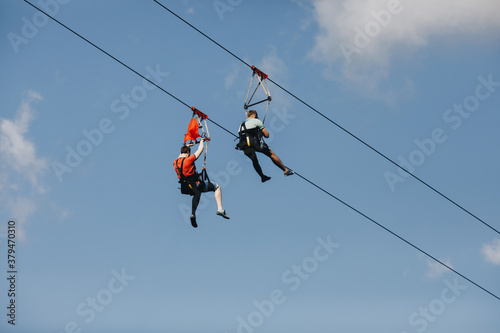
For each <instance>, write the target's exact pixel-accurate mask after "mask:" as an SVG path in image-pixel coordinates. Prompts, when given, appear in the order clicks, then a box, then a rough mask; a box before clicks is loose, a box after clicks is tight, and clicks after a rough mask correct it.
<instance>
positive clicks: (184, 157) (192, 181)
mask: <svg viewBox="0 0 500 333" xmlns="http://www.w3.org/2000/svg"><path fill="white" fill-rule="evenodd" d="M203 146H204V139H201V141H200V144H199V146H198V149H197V150H196V152H195V153H194V154H191V148H190V147H188V146H182V147H181V154H180V155H179V157H178V158H177V159H176V160H175V161H174V168H175V171H176V172H177V177H178V178H179V183H180V184H181V193H182V194H189V195H192V196H193V201H192V204H191V216H190V220H191V225H192V226H193V227H194V228H197V227H198V224H197V223H196V208H198V204H199V203H200V198H201V193H206V192H214V198H215V202H216V203H217V212H216V214H217V215H219V216H222V217H223V218H225V219H229V216H227V214H226V211H225V210H224V209H223V208H222V193H221V189H220V186H219V185H218V184H217V183H214V182H211V181H209V180H201V179H200V176H199V174H198V172H196V166H195V164H194V162H195V161H196V160H197V159H198V157H200V156H201V153H202V152H203Z"/></svg>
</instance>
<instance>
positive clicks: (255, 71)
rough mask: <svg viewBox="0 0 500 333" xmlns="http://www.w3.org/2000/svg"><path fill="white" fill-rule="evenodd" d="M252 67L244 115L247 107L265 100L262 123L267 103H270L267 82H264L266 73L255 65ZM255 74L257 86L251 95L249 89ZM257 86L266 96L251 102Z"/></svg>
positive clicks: (267, 107) (264, 118) (267, 106)
mask: <svg viewBox="0 0 500 333" xmlns="http://www.w3.org/2000/svg"><path fill="white" fill-rule="evenodd" d="M252 69H253V74H252V79H251V80H250V86H249V87H248V92H247V97H246V98H245V104H244V106H243V107H244V108H245V115H246V116H248V113H247V109H248V108H249V107H252V106H254V105H257V104H260V103H263V102H266V101H267V105H266V111H265V113H264V117H263V118H262V123H264V121H265V120H266V115H267V111H268V109H269V104H270V103H271V92H270V91H269V88H268V87H267V82H266V79H267V74H265V73H263V72H261V71H260V70H259V69H257V68H256V67H255V66H252ZM255 75H257V79H258V80H259V83H257V86H256V87H255V89H254V91H253V93H252V95H251V96H250V91H251V89H252V85H253V79H254V77H255ZM259 87H262V89H263V90H264V94H265V95H266V98H265V99H263V100H261V101H258V102H254V103H252V99H253V98H254V96H255V93H256V92H257V90H258V89H259ZM249 96H250V98H249Z"/></svg>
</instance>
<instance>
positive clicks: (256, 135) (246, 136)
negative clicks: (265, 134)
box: [236, 121, 262, 150]
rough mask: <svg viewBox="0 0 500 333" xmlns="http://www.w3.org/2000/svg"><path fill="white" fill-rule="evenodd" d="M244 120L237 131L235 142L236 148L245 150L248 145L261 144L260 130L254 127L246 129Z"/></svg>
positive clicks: (257, 145)
mask: <svg viewBox="0 0 500 333" xmlns="http://www.w3.org/2000/svg"><path fill="white" fill-rule="evenodd" d="M245 123H246V121H244V122H242V123H241V125H240V131H239V134H240V136H239V142H238V143H237V144H236V149H239V150H245V149H246V148H248V147H254V148H257V149H258V148H259V147H261V145H262V131H261V130H260V129H259V128H257V127H255V128H251V129H248V128H247V126H246V124H245Z"/></svg>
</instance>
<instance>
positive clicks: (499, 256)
mask: <svg viewBox="0 0 500 333" xmlns="http://www.w3.org/2000/svg"><path fill="white" fill-rule="evenodd" d="M482 253H483V255H484V260H486V261H487V262H489V263H492V264H493V265H500V239H496V240H494V241H493V242H492V243H491V244H484V245H483V249H482Z"/></svg>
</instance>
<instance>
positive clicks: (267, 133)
mask: <svg viewBox="0 0 500 333" xmlns="http://www.w3.org/2000/svg"><path fill="white" fill-rule="evenodd" d="M262 134H264V137H265V138H268V137H269V132H268V131H267V130H266V129H265V128H263V129H262Z"/></svg>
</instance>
